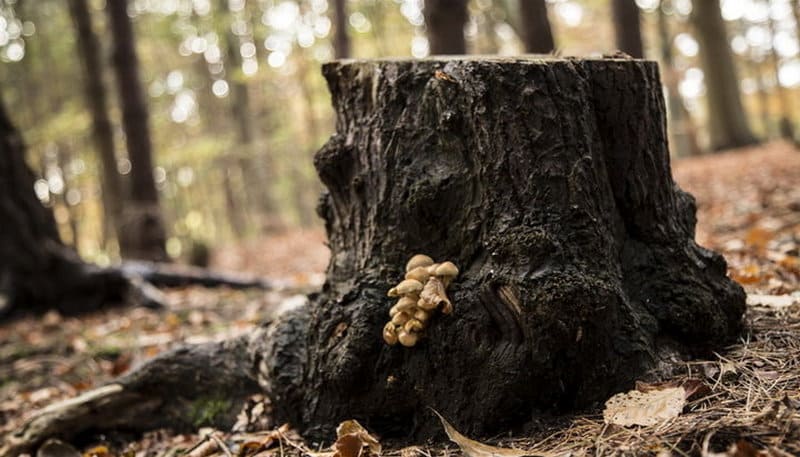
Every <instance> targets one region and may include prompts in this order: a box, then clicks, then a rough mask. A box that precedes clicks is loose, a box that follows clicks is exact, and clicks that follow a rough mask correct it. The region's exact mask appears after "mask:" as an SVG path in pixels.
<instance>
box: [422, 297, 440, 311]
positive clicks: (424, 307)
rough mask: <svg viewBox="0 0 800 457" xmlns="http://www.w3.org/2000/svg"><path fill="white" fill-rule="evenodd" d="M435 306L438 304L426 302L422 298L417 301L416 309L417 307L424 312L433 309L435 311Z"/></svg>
mask: <svg viewBox="0 0 800 457" xmlns="http://www.w3.org/2000/svg"><path fill="white" fill-rule="evenodd" d="M437 306H439V305H438V303H434V302H432V301H428V300H426V299H424V298H420V299H419V300H418V301H417V307H419V308H420V309H422V310H424V311H433V310H434V309H436V307H437Z"/></svg>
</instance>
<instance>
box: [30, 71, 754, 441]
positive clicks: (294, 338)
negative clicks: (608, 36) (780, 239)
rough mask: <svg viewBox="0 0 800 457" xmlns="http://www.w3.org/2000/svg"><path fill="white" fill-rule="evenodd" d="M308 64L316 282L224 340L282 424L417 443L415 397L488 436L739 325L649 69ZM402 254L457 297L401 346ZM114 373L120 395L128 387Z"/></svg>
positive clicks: (739, 303)
mask: <svg viewBox="0 0 800 457" xmlns="http://www.w3.org/2000/svg"><path fill="white" fill-rule="evenodd" d="M323 72H324V74H325V77H326V78H327V80H328V85H329V87H330V90H331V93H332V98H333V104H334V106H335V107H336V125H337V127H336V133H335V134H334V135H333V136H332V137H331V139H330V140H329V141H328V143H327V144H326V145H325V146H324V147H323V148H322V149H321V150H320V151H319V152H318V153H317V155H316V157H315V165H316V168H317V171H318V172H319V175H320V178H321V179H322V182H323V183H324V184H325V186H326V187H327V189H328V190H327V193H326V194H324V197H323V200H322V202H321V204H320V214H321V215H322V217H323V218H324V219H325V223H326V228H327V231H328V235H329V242H330V248H331V251H332V256H331V262H330V264H329V265H328V271H327V281H326V283H325V285H324V286H323V289H322V291H321V292H320V293H318V294H314V295H312V296H311V297H310V302H309V304H308V306H306V307H300V308H296V309H294V310H291V311H289V312H287V313H284V314H282V315H281V316H280V317H278V318H276V319H275V320H273V321H272V322H271V323H269V324H266V325H265V326H264V327H262V328H260V329H258V330H257V331H255V332H253V333H252V334H251V335H250V336H249V337H248V338H247V344H246V345H245V346H242V347H246V350H238V351H233V352H225V353H224V354H225V357H226V358H229V359H231V361H230V362H229V364H228V366H250V367H253V370H252V371H251V372H250V375H251V376H252V378H254V379H258V382H259V385H260V387H261V389H263V390H264V391H265V392H266V393H267V394H268V395H269V396H270V398H271V401H272V405H273V407H274V414H275V416H276V420H278V421H279V422H281V421H289V422H291V423H292V424H293V425H295V426H298V427H300V428H301V429H302V430H303V431H304V433H305V436H306V437H310V438H315V439H316V438H329V437H330V436H331V435H330V434H331V433H332V431H333V427H334V426H335V425H336V424H337V423H339V422H340V421H341V420H343V419H353V418H355V419H358V420H359V421H360V422H361V423H362V424H364V425H365V426H367V427H368V428H369V429H370V430H374V431H376V432H378V433H380V434H382V435H383V436H384V437H388V436H396V437H402V439H421V438H424V437H429V436H431V435H433V434H436V433H437V431H438V430H439V427H438V426H436V425H435V418H434V417H433V416H432V415H431V414H430V412H429V411H428V410H427V408H426V407H428V406H430V407H433V408H435V409H437V410H439V411H440V412H442V413H443V414H444V415H445V416H446V417H448V418H450V419H451V420H452V422H454V424H455V425H456V426H457V427H458V428H459V429H461V430H465V431H467V432H469V433H471V434H473V435H487V434H493V433H495V432H498V431H499V430H508V429H509V428H511V427H513V426H517V425H520V424H523V423H525V422H527V421H529V420H530V419H531V417H532V415H535V414H537V413H536V412H537V411H541V410H558V409H566V408H574V407H580V406H586V405H588V404H590V403H592V402H595V401H598V400H603V399H605V398H607V397H608V396H609V395H610V394H611V393H613V392H616V391H619V390H622V389H626V388H628V387H630V386H631V384H632V383H633V381H634V379H636V378H637V377H639V376H640V375H642V373H643V372H644V371H645V370H646V369H648V368H650V367H652V366H654V365H655V364H656V363H657V362H658V360H659V351H660V349H661V348H662V345H664V346H666V347H669V348H675V347H677V348H695V349H696V348H698V347H701V348H702V347H708V346H712V347H713V346H716V345H720V344H723V343H725V342H729V341H731V340H732V339H733V338H735V337H736V336H737V335H738V334H739V332H740V330H741V325H742V314H743V311H744V297H745V295H744V292H743V290H742V288H741V287H740V286H739V285H738V284H736V283H734V282H733V281H731V280H730V279H728V278H727V276H726V265H725V261H724V259H723V258H722V257H721V256H719V255H718V254H715V253H713V252H711V251H709V250H706V249H704V248H702V247H700V246H698V245H697V244H695V242H694V226H695V203H694V199H693V198H692V197H691V196H690V195H689V194H686V193H685V192H683V191H681V190H680V189H679V188H678V187H677V185H676V184H675V183H674V181H673V180H672V176H671V173H670V164H669V154H668V151H667V149H666V144H667V142H666V131H665V119H664V101H663V98H662V92H661V85H660V83H659V76H658V70H657V65H656V64H655V63H653V62H645V61H636V60H619V59H614V60H577V59H553V60H547V61H542V60H540V59H516V60H515V59H500V58H497V59H481V60H477V59H453V60H401V61H391V60H383V61H374V62H352V61H346V62H334V63H330V64H327V65H325V66H324V67H323ZM416 253H426V254H429V255H431V256H432V257H433V258H434V259H437V260H444V259H449V260H452V261H453V262H455V263H456V264H457V265H458V266H459V268H460V269H461V274H460V275H459V276H458V278H457V279H456V280H455V282H454V283H453V284H452V285H451V286H450V289H449V290H448V293H449V295H450V298H451V299H452V302H453V304H454V306H455V311H454V312H453V313H452V314H450V315H447V316H444V315H439V316H436V317H433V318H432V320H431V321H430V325H429V327H428V328H427V330H426V335H425V338H424V339H423V340H422V341H420V343H419V344H417V345H416V346H415V347H413V348H406V347H402V346H388V345H386V344H385V343H384V342H383V339H382V337H381V334H382V328H383V326H384V324H385V323H386V321H387V320H388V310H389V308H390V307H391V306H392V304H393V301H394V300H392V299H389V298H387V297H386V291H387V289H389V288H390V286H392V285H394V284H396V283H397V282H398V281H399V280H400V279H401V278H402V277H403V272H404V269H403V267H404V264H405V262H406V261H407V260H408V258H409V257H410V256H411V255H412V254H416ZM229 344H230V343H229ZM188 350H190V349H181V350H178V351H174V352H172V353H170V354H165V355H164V356H162V357H160V358H158V359H156V360H155V361H153V362H151V363H150V364H146V365H145V366H144V368H143V369H146V370H151V371H154V370H155V368H158V369H159V371H161V372H163V367H164V366H169V367H172V368H171V371H170V372H178V370H182V369H184V368H182V367H185V366H192V365H193V364H194V363H195V362H193V361H192V362H191V363H190V361H188V360H187V359H186V351H188ZM195 350H199V349H195ZM212 350H213V351H216V352H214V353H215V358H216V360H219V359H220V358H221V357H223V351H220V350H219V346H213V347H206V348H205V349H203V350H202V352H203V353H208V352H209V351H212ZM181 351H182V352H181ZM198 357H199V358H200V359H203V358H204V357H206V356H205V355H202V354H200V355H198ZM234 360H238V362H236V361H234ZM217 363H219V362H217ZM219 372H220V376H222V375H224V374H225V371H224V370H219ZM134 373H137V372H134ZM130 376H132V377H136V376H139V375H138V374H131V375H130ZM241 376H242V374H241V373H238V374H237V375H236V377H234V378H232V381H231V382H232V385H242V384H243V383H242V382H241ZM126 379H127V378H126ZM160 381H161V384H158V383H157V382H156V380H154V379H150V380H149V381H148V382H149V385H153V386H156V387H155V389H154V390H150V391H148V396H147V397H146V398H147V399H150V398H155V399H158V398H165V397H166V398H165V401H169V402H175V401H176V399H175V392H178V393H179V394H181V392H180V390H176V385H180V383H182V382H184V380H183V378H182V377H179V376H172V375H170V374H168V373H167V374H166V375H164V376H162V377H161V378H160ZM125 382H126V381H124V379H123V380H122V381H121V384H122V385H123V388H122V389H121V391H120V392H119V393H118V394H115V395H117V396H118V397H121V396H122V395H127V394H131V393H138V392H141V389H139V388H138V387H132V388H126V387H124V385H125ZM219 382H220V381H219V380H216V381H215V383H216V384H215V385H219ZM250 387H251V386H250V384H249V383H247V389H249V388H250ZM247 389H244V388H242V392H235V393H236V394H239V393H244V392H249V390H247ZM233 393H234V392H231V394H233ZM186 397H188V398H195V397H198V395H197V394H196V393H194V394H192V395H187V396H186ZM78 403H80V402H78ZM71 408H72V410H71V413H73V415H72V416H71V417H75V416H76V415H77V416H80V414H77V413H76V411H75V407H74V406H73V407H71ZM64 411H66V412H70V408H65V409H64ZM66 412H65V414H66ZM95 414H104V412H103V410H100V411H98V410H97V409H95ZM81 419H82V421H83V422H84V426H85V427H86V426H97V425H102V424H98V423H96V421H94V422H93V421H91V420H90V419H91V417H86V415H84V416H83V417H82V418H81ZM130 419H131V420H130V421H126V423H125V426H126V427H127V426H133V427H137V425H136V421H135V418H133V417H131V418H130ZM226 420H227V421H228V422H229V421H230V417H227V418H225V420H223V419H222V418H220V419H219V420H218V422H217V423H218V424H225V423H227V422H226ZM87 422H88V424H87ZM47 423H48V422H47V421H43V422H41V423H39V426H38V427H39V429H42V428H43V426H44V425H47ZM195 425H197V424H195ZM42 438H43V436H42V434H39V435H38V436H36V437H35V439H33V438H31V436H30V434H29V436H28V439H27V441H28V442H31V441H36V440H40V439H42ZM20 439H22V438H20Z"/></svg>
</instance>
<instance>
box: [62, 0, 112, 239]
mask: <svg viewBox="0 0 800 457" xmlns="http://www.w3.org/2000/svg"><path fill="white" fill-rule="evenodd" d="M69 8H70V15H71V16H72V21H73V23H74V24H75V30H76V32H77V33H76V36H77V45H78V46H77V47H78V54H79V55H80V56H81V60H82V62H83V71H84V92H85V99H86V103H87V106H88V108H89V112H90V113H91V115H92V137H93V139H94V143H95V148H96V149H97V155H98V157H99V158H100V165H101V169H102V173H101V176H102V181H101V182H102V194H103V211H104V212H105V221H106V227H110V228H113V230H114V236H115V237H116V238H117V240H118V241H119V239H120V238H121V237H122V225H121V223H122V201H123V197H124V196H125V193H124V192H123V186H122V177H121V176H120V174H119V172H118V171H117V158H116V155H115V148H114V132H113V131H112V127H111V120H110V119H109V117H108V102H107V99H108V97H107V96H106V87H105V84H104V83H103V71H102V65H101V60H102V59H101V55H102V52H101V49H100V43H99V42H98V40H97V35H95V33H94V29H93V28H92V17H91V13H90V12H89V7H88V4H87V1H86V0H70V2H69Z"/></svg>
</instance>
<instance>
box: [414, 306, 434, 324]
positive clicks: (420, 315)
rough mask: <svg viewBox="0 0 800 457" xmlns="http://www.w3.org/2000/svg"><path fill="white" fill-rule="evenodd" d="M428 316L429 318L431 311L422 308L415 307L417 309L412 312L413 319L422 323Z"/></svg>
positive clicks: (426, 320)
mask: <svg viewBox="0 0 800 457" xmlns="http://www.w3.org/2000/svg"><path fill="white" fill-rule="evenodd" d="M430 318H431V313H430V312H428V311H426V310H424V309H420V308H417V311H416V312H415V313H414V319H416V320H418V321H420V322H422V323H423V324H424V323H425V322H428V319H430Z"/></svg>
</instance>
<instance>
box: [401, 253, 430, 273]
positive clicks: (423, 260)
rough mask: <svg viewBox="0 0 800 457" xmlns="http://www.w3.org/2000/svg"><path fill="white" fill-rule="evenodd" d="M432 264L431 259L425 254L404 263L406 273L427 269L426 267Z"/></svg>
mask: <svg viewBox="0 0 800 457" xmlns="http://www.w3.org/2000/svg"><path fill="white" fill-rule="evenodd" d="M432 264H433V259H432V258H430V257H428V256H426V255H425V254H417V255H415V256H413V257H411V259H409V261H408V263H406V271H407V272H408V271H411V270H413V269H414V268H417V267H427V266H428V265H432Z"/></svg>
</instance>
